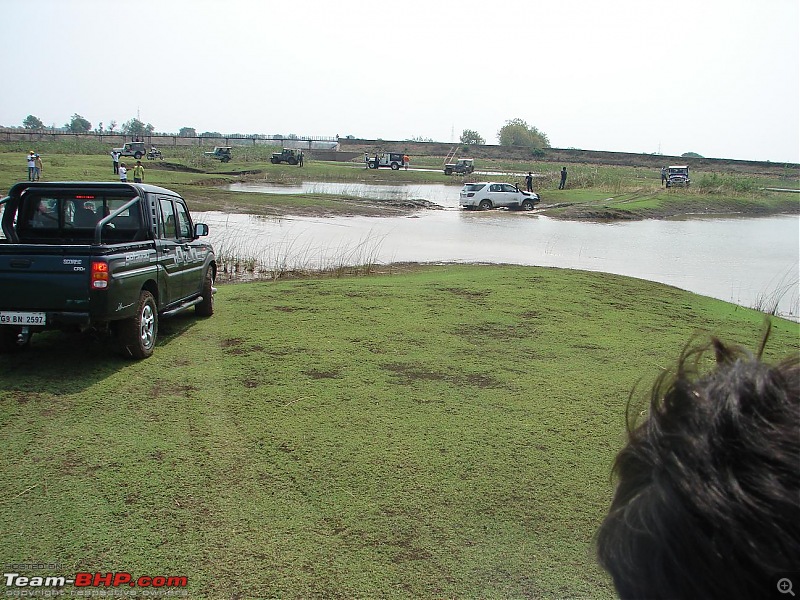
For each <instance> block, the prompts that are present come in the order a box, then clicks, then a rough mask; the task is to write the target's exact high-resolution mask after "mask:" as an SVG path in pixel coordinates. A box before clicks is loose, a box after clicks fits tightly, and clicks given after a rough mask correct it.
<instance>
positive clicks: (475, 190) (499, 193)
mask: <svg viewBox="0 0 800 600" xmlns="http://www.w3.org/2000/svg"><path fill="white" fill-rule="evenodd" d="M538 202H539V195H538V194H535V193H533V192H523V191H522V190H520V189H519V188H518V187H517V186H516V185H511V184H510V183H495V182H481V183H467V184H465V185H464V187H463V188H462V189H461V194H460V195H459V205H460V206H461V208H466V209H467V210H473V209H475V208H477V209H480V210H489V209H490V208H510V209H512V210H533V207H534V205H536V204H537V203H538Z"/></svg>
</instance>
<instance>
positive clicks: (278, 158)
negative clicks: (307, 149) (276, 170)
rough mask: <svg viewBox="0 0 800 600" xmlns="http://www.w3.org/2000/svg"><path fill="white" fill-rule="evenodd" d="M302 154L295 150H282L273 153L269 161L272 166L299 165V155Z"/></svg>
mask: <svg viewBox="0 0 800 600" xmlns="http://www.w3.org/2000/svg"><path fill="white" fill-rule="evenodd" d="M302 153H303V151H302V150H297V149H295V148H284V149H283V150H281V151H280V152H273V153H272V158H270V159H269V160H270V162H271V163H272V164H273V165H279V164H280V163H288V164H290V165H299V164H300V162H301V158H300V155H301V154H302Z"/></svg>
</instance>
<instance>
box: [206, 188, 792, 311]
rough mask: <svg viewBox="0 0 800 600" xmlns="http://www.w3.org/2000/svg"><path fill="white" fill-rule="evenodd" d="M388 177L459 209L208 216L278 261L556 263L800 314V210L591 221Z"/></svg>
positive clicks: (238, 251) (223, 242)
mask: <svg viewBox="0 0 800 600" xmlns="http://www.w3.org/2000/svg"><path fill="white" fill-rule="evenodd" d="M311 185H313V184H311ZM325 185H328V186H331V185H338V184H325ZM341 185H343V186H344V187H347V188H351V190H350V191H348V192H339V193H349V194H351V195H355V194H353V193H352V188H354V187H355V186H354V185H353V184H341ZM298 187H299V186H298ZM365 187H371V188H375V187H383V186H365ZM386 187H389V188H392V189H391V190H390V191H391V193H395V194H397V193H408V194H411V196H408V197H410V198H424V199H427V200H430V201H433V202H436V203H438V204H441V205H442V206H444V207H446V208H449V209H450V210H442V211H422V212H419V213H416V214H414V215H412V216H407V217H391V218H369V217H333V218H294V219H268V218H263V217H256V216H252V215H230V214H225V213H217V212H208V213H199V214H198V215H196V219H197V220H200V221H204V222H206V223H208V224H209V226H210V228H211V241H212V242H214V243H215V245H216V247H217V249H218V252H220V251H223V252H224V253H227V254H235V255H239V256H240V257H242V258H253V259H255V260H257V261H258V262H260V263H261V264H263V265H265V266H267V267H272V266H275V265H279V264H280V265H282V266H286V267H290V268H301V269H302V268H329V267H332V266H338V265H341V264H364V263H366V262H379V263H389V262H403V261H419V262H438V261H442V262H488V263H511V264H521V265H540V266H553V267H564V268H573V269H585V270H590V271H603V272H608V273H617V274H621V275H629V276H632V277H638V278H641V279H647V280H651V281H658V282H661V283H667V284H670V285H674V286H676V287H679V288H682V289H686V290H690V291H693V292H696V293H699V294H703V295H706V296H711V297H714V298H719V299H721V300H726V301H729V302H733V303H736V304H740V305H742V306H748V307H752V306H756V305H758V304H760V303H763V302H764V301H765V300H767V301H771V299H772V298H773V297H774V296H775V295H776V293H778V294H780V293H781V292H783V291H785V293H784V294H783V296H782V298H781V300H780V303H779V304H778V308H779V311H780V313H782V314H784V315H786V316H793V317H795V318H796V317H797V315H798V312H799V311H798V305H799V304H800V302H799V300H798V268H799V266H800V264H799V263H800V219H798V217H797V216H776V217H767V218H757V219H754V218H726V219H719V218H715V219H708V218H694V219H684V220H665V221H656V220H648V221H635V222H617V223H587V222H575V221H559V220H555V219H550V218H547V217H544V216H541V215H537V214H535V213H534V214H531V213H518V212H507V211H487V212H465V211H461V210H459V209H458V208H456V207H457V203H458V190H459V187H457V186H443V185H438V186H437V185H425V186H386ZM398 188H407V189H405V190H399V189H398ZM280 189H281V193H287V192H286V191H285V190H286V188H280ZM302 189H303V190H306V189H308V188H306V187H305V186H303V188H302ZM375 192H376V190H370V192H369V193H373V194H375ZM262 193H269V192H262ZM298 193H303V192H302V191H300V192H298ZM365 193H367V192H365ZM416 194H420V195H416ZM371 197H375V195H373V196H371Z"/></svg>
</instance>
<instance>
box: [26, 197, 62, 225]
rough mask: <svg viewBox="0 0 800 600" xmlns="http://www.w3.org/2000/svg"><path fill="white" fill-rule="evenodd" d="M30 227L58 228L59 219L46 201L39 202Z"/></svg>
mask: <svg viewBox="0 0 800 600" xmlns="http://www.w3.org/2000/svg"><path fill="white" fill-rule="evenodd" d="M30 225H31V227H58V217H56V215H54V214H53V213H52V212H51V211H50V208H49V207H48V206H47V203H46V202H45V201H44V200H39V203H38V204H37V206H36V211H35V212H34V213H33V218H32V219H31V221H30Z"/></svg>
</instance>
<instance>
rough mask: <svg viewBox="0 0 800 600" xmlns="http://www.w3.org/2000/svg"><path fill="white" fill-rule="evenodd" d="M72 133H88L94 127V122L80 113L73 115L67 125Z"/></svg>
mask: <svg viewBox="0 0 800 600" xmlns="http://www.w3.org/2000/svg"><path fill="white" fill-rule="evenodd" d="M65 127H66V128H67V129H69V130H70V131H71V132H72V133H88V132H89V131H91V129H92V124H91V123H89V121H87V120H86V119H84V118H83V117H82V116H80V115H79V114H78V113H75V114H74V115H72V119H71V120H70V122H69V123H67V124H66V125H65Z"/></svg>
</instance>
